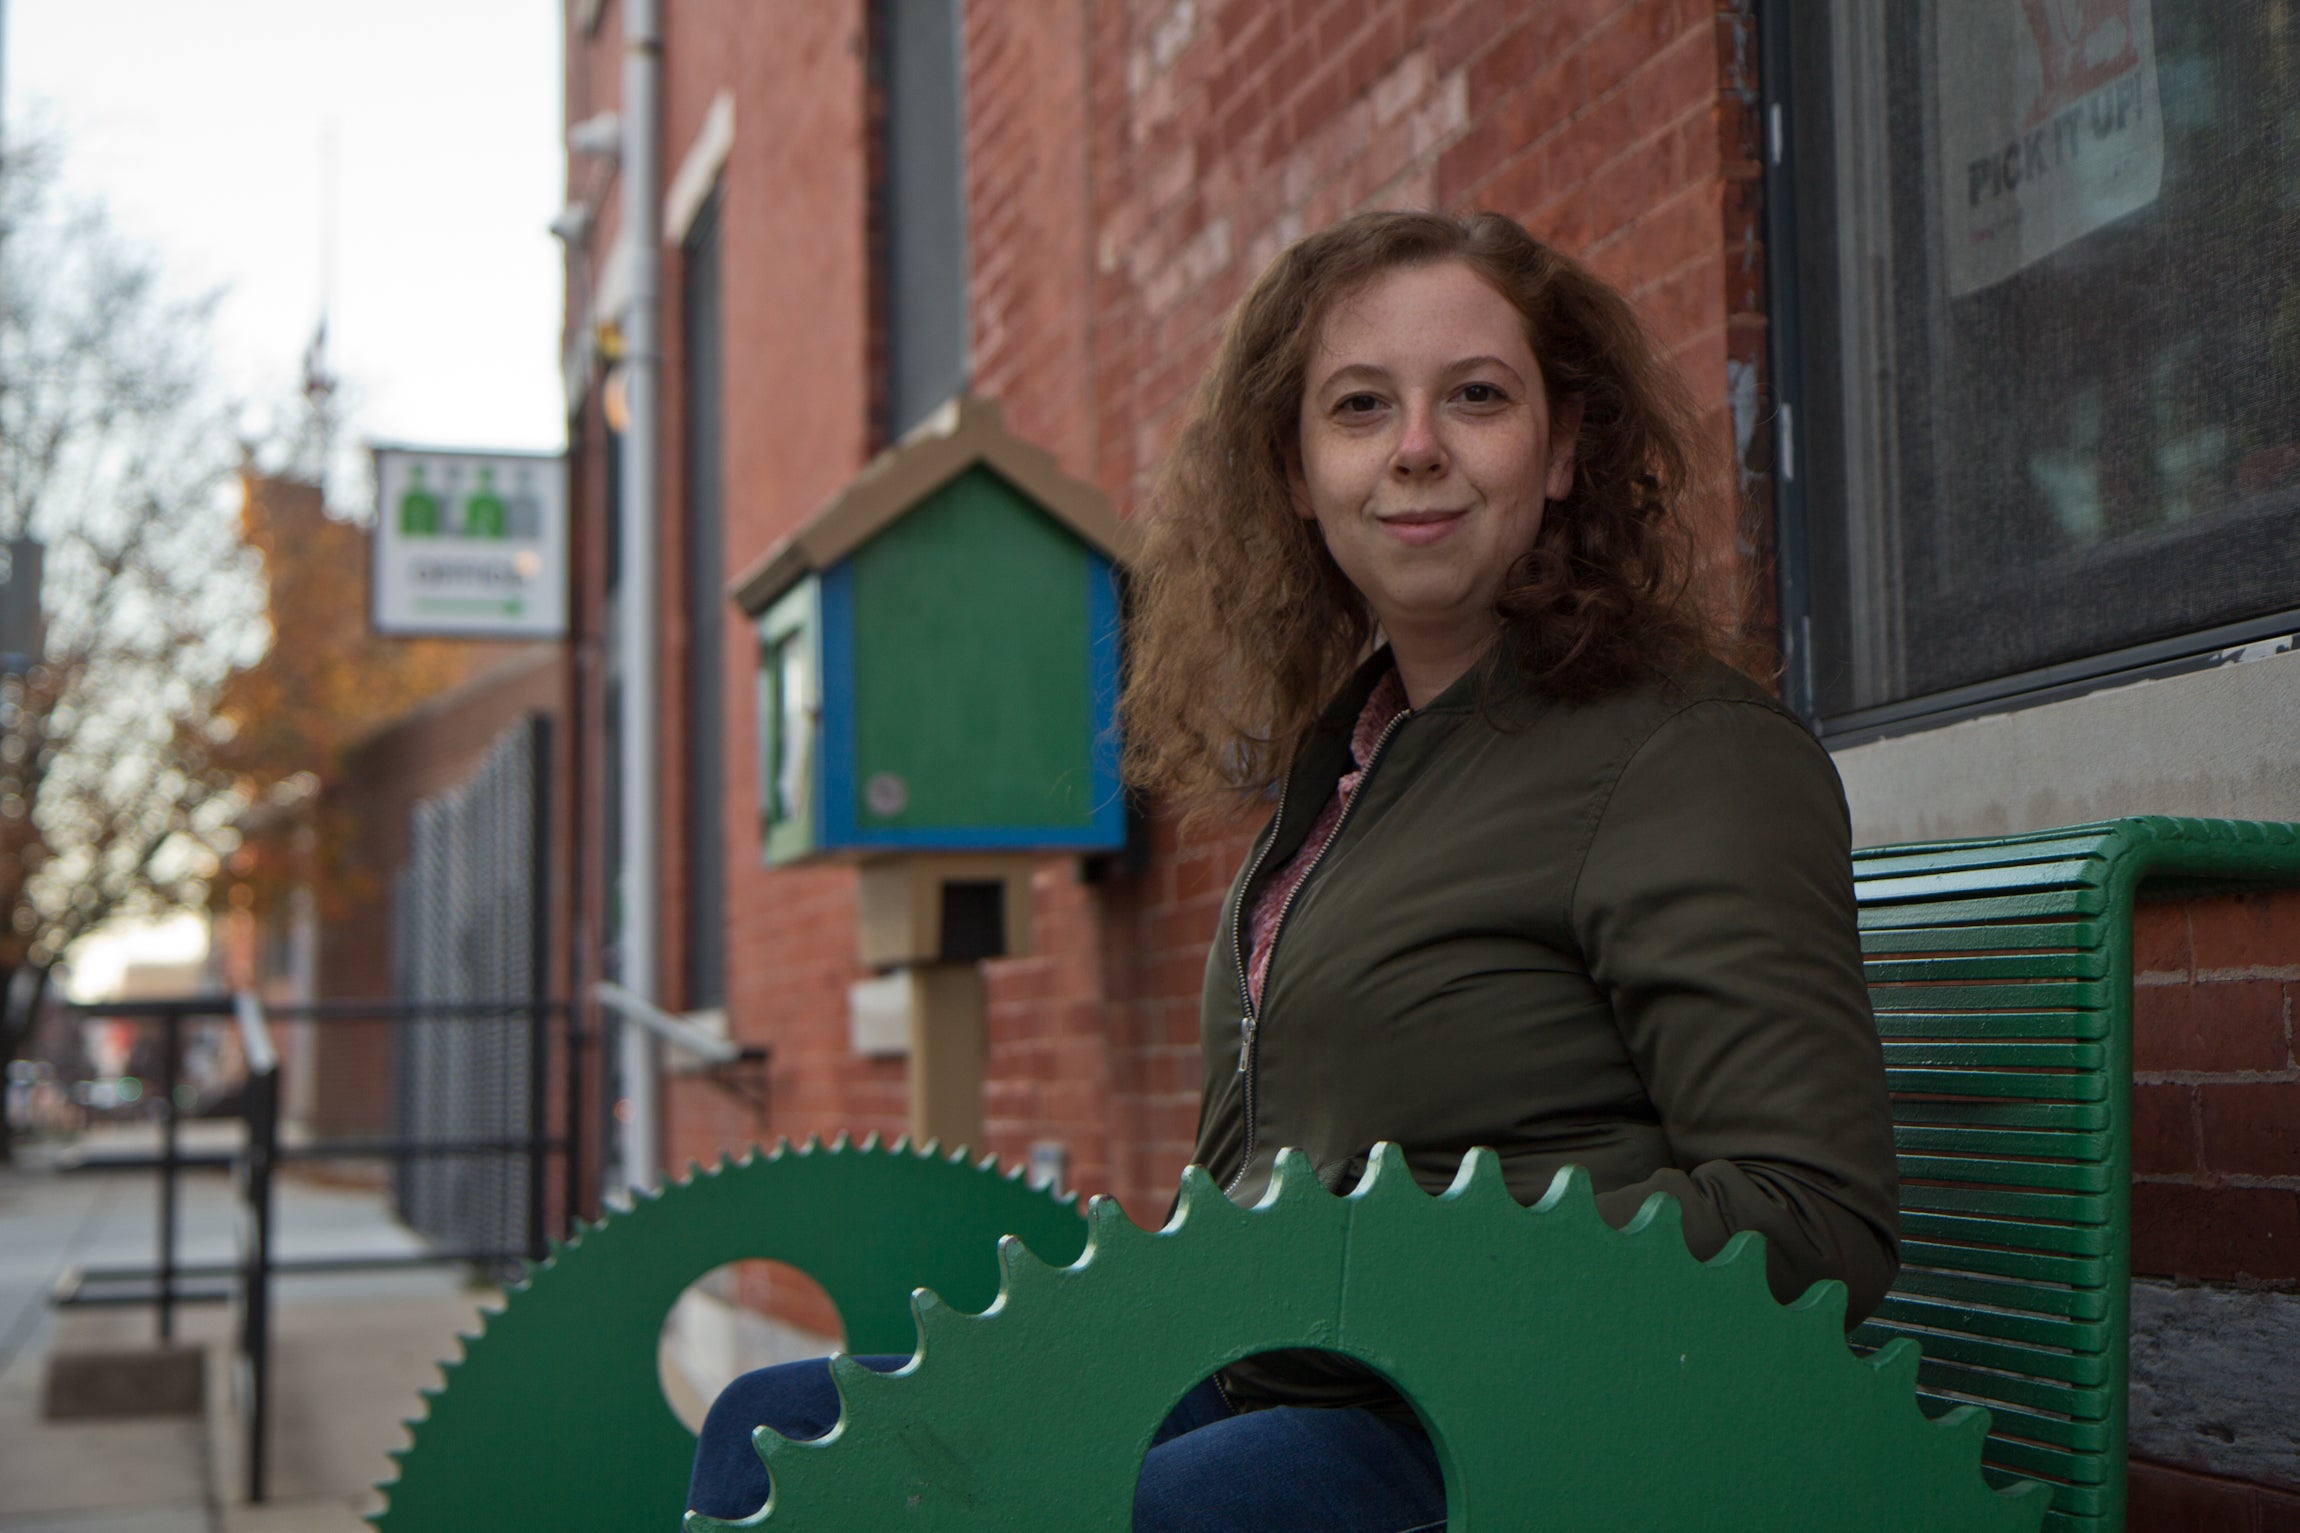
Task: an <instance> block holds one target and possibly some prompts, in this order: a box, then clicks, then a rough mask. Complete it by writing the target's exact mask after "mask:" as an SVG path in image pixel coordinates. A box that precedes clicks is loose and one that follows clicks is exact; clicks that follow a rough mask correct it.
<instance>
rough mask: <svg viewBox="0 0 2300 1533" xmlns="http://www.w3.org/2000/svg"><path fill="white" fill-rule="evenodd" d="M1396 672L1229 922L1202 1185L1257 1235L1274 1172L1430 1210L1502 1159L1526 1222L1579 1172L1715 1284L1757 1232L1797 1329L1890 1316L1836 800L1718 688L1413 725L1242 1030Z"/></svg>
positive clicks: (1467, 683) (1329, 748) (1439, 709)
mask: <svg viewBox="0 0 2300 1533" xmlns="http://www.w3.org/2000/svg"><path fill="white" fill-rule="evenodd" d="M1387 663H1388V661H1387V656H1386V655H1384V656H1378V657H1376V659H1375V660H1374V661H1373V662H1371V663H1369V664H1368V666H1367V667H1366V668H1365V669H1364V670H1363V671H1362V672H1361V673H1360V675H1359V676H1358V678H1357V680H1356V681H1355V683H1354V684H1353V685H1352V686H1350V687H1349V688H1347V689H1345V691H1344V693H1343V695H1342V696H1341V697H1340V698H1338V699H1337V700H1336V702H1335V704H1334V705H1333V707H1332V708H1331V709H1329V710H1328V712H1327V714H1326V716H1325V718H1324V719H1323V721H1322V722H1321V724H1320V726H1319V728H1318V730H1317V732H1316V734H1315V735H1314V736H1313V738H1312V740H1311V741H1310V742H1309V743H1308V745H1307V746H1306V747H1305V748H1304V750H1303V751H1302V752H1301V754H1300V758H1299V759H1298V761H1297V762H1296V764H1295V768H1294V770H1293V771H1292V773H1291V774H1290V775H1289V778H1288V781H1287V784H1286V790H1285V792H1284V794H1283V795H1282V796H1281V798H1280V801H1279V807H1278V812H1277V813H1276V814H1275V815H1274V816H1273V818H1272V821H1271V823H1270V825H1269V826H1267V827H1266V828H1265V829H1264V831H1263V833H1262V834H1261V836H1259V837H1258V838H1257V840H1256V842H1255V848H1254V851H1253V853H1252V854H1251V855H1249V857H1248V859H1247V862H1246V865H1245V867H1244V868H1243V869H1242V870H1241V872H1240V874H1239V876H1238V878H1237V880H1236V881H1235V882H1234V883H1233V884H1232V886H1231V889H1230V892H1229V896H1228V898H1227V900H1226V902H1225V904H1224V906H1223V912H1222V921H1221V926H1220V930H1219V934H1218V937H1217V939H1216V941H1215V942H1214V944H1213V948H1212V951H1211V952H1210V954H1209V956H1208V960H1207V965H1206V980H1205V989H1204V993H1203V999H1202V1004H1201V1034H1202V1036H1201V1047H1202V1050H1203V1055H1204V1071H1205V1076H1204V1089H1203V1095H1202V1098H1201V1113H1200V1122H1199V1131H1198V1142H1197V1146H1196V1149H1195V1151H1194V1153H1193V1156H1192V1158H1193V1159H1194V1160H1196V1161H1197V1162H1198V1163H1200V1164H1202V1165H1204V1166H1205V1167H1206V1168H1207V1169H1208V1171H1209V1172H1210V1173H1211V1174H1212V1175H1213V1177H1214V1178H1215V1180H1216V1181H1217V1182H1219V1183H1221V1184H1222V1185H1223V1186H1224V1187H1225V1188H1226V1189H1227V1190H1229V1192H1230V1194H1231V1196H1232V1197H1233V1198H1235V1199H1237V1200H1238V1201H1240V1202H1242V1203H1251V1202H1253V1201H1255V1200H1256V1199H1257V1198H1259V1197H1260V1195H1261V1193H1262V1192H1263V1190H1264V1188H1265V1187H1266V1185H1267V1183H1268V1179H1269V1176H1270V1170H1271V1166H1272V1163H1273V1160H1274V1158H1275V1156H1276V1154H1277V1151H1278V1150H1279V1148H1280V1147H1281V1146H1292V1147H1294V1148H1296V1149H1299V1150H1301V1151H1302V1152H1303V1153H1304V1154H1305V1155H1307V1156H1308V1157H1309V1159H1310V1161H1311V1163H1312V1164H1313V1165H1314V1166H1315V1167H1316V1169H1317V1172H1318V1175H1319V1177H1320V1179H1321V1180H1323V1181H1324V1182H1325V1183H1326V1185H1327V1186H1329V1187H1332V1188H1335V1189H1336V1190H1345V1189H1346V1188H1347V1187H1348V1186H1350V1185H1352V1184H1354V1183H1355V1181H1356V1179H1357V1177H1358V1175H1359V1173H1360V1172H1361V1171H1362V1170H1363V1168H1364V1166H1365V1164H1366V1158H1367V1152H1368V1151H1369V1149H1370V1147H1371V1146H1372V1145H1373V1144H1374V1143H1376V1142H1378V1141H1381V1140H1393V1141H1395V1142H1397V1143H1398V1144H1399V1145H1400V1146H1402V1147H1403V1149H1404V1150H1405V1153H1406V1159H1407V1162H1408V1164H1409V1165H1410V1166H1411V1167H1412V1168H1413V1170H1414V1173H1415V1176H1416V1178H1417V1179H1418V1180H1419V1181H1421V1183H1422V1184H1423V1185H1424V1186H1425V1187H1428V1188H1430V1189H1432V1190H1433V1191H1434V1190H1437V1189H1441V1188H1443V1187H1444V1186H1445V1185H1446V1184H1448V1183H1449V1182H1450V1181H1451V1180H1452V1178H1453V1176H1454V1173H1455V1171H1456V1169H1457V1168H1458V1165H1459V1163H1460V1160H1461V1157H1462V1155H1463V1153H1464V1152H1466V1151H1467V1150H1469V1149H1470V1148H1472V1147H1473V1146H1476V1145H1488V1146H1491V1147H1492V1148H1493V1149H1494V1150H1495V1151H1496V1153H1497V1154H1498V1155H1499V1156H1500V1159H1501V1163H1502V1166H1503V1169H1504V1171H1505V1173H1506V1175H1507V1178H1508V1181H1509V1185H1510V1188H1511V1191H1512V1192H1513V1193H1514V1194H1515V1195H1516V1196H1517V1198H1518V1199H1519V1201H1521V1202H1528V1203H1530V1202H1532V1201H1533V1200H1535V1199H1537V1198H1538V1197H1540V1196H1541V1194H1542V1193H1543V1192H1545V1191H1546V1190H1547V1188H1548V1186H1549V1182H1550V1179H1551V1177H1552V1175H1553V1174H1554V1173H1555V1172H1556V1171H1557V1169H1558V1168H1559V1167H1561V1166H1565V1165H1568V1164H1578V1165H1581V1166H1583V1167H1585V1168H1587V1170H1588V1171H1589V1174H1590V1177H1591V1179H1592V1181H1593V1183H1594V1184H1595V1187H1596V1189H1597V1192H1598V1206H1599V1208H1600V1210H1601V1212H1603V1213H1604V1215H1605V1216H1606V1217H1607V1218H1608V1219H1609V1220H1611V1221H1612V1222H1613V1223H1615V1224H1617V1225H1618V1224H1622V1223H1625V1222H1627V1220H1628V1219H1629V1218H1630V1216H1631V1215H1632V1214H1634V1213H1635V1212H1636V1210H1637V1208H1638V1207H1639V1206H1640V1205H1641V1204H1642V1203H1643V1202H1644V1200H1645V1199H1646V1197H1647V1196H1648V1195H1649V1194H1651V1193H1653V1192H1656V1191H1659V1192H1667V1193H1670V1194H1672V1195H1673V1196H1674V1197H1675V1198H1676V1199H1677V1200H1678V1202H1679V1204H1680V1205H1681V1207H1682V1211H1683V1221H1684V1230H1685V1239H1686V1244H1687V1245H1688V1246H1689V1247H1690V1248H1691V1250H1692V1252H1693V1254H1694V1255H1695V1256H1698V1257H1703V1258H1706V1257H1708V1256H1710V1255H1713V1254H1714V1253H1715V1252H1716V1251H1717V1250H1718V1249H1719V1248H1721V1247H1722V1246H1723V1245H1724V1243H1725V1241H1726V1240H1727V1238H1728V1237H1729V1236H1731V1235H1732V1234H1733V1233H1734V1232H1736V1231H1738V1230H1743V1229H1753V1230H1756V1231H1758V1232H1760V1233H1761V1234H1763V1235H1764V1237H1765V1239H1766V1243H1767V1256H1768V1271H1769V1275H1770V1277H1771V1281H1772V1286H1773V1289H1774V1292H1775V1294H1776V1295H1777V1296H1779V1297H1780V1298H1782V1299H1783V1300H1784V1301H1786V1300H1789V1299H1793V1298H1795V1297H1796V1296H1797V1295H1798V1294H1800V1293H1802V1292H1803V1291H1804V1289H1805V1288H1806V1287H1807V1286H1809V1285H1810V1284H1811V1283H1813V1282H1814V1281H1816V1280H1819V1279H1821V1278H1827V1277H1833V1278H1838V1279H1840V1280H1842V1281H1843V1282H1844V1283H1845V1285H1846V1287H1847V1288H1848V1290H1849V1291H1850V1300H1851V1303H1850V1311H1851V1314H1852V1316H1853V1317H1854V1318H1859V1317H1861V1316H1865V1315H1867V1314H1868V1313H1869V1312H1870V1311H1871V1310H1873V1309H1874V1308H1875V1307H1876V1305H1877V1302H1878V1301H1879V1300H1880V1299H1881V1298H1882V1297H1883V1294H1884V1292H1885V1290H1886V1288H1887V1287H1889V1286H1890V1284H1891V1282H1892V1278H1893V1274H1894V1272H1895V1270H1896V1266H1897V1261H1898V1255H1897V1251H1898V1218H1897V1187H1896V1179H1895V1172H1894V1162H1893V1144H1892V1126H1891V1116H1890V1108H1889V1105H1888V1103H1887V1100H1886V1095H1885V1081H1884V1066H1883V1059H1882V1051H1881V1050H1880V1048H1879V1045H1878V1041H1877V1035H1876V1031H1875V1025H1874V1021H1873V1018H1872V1016H1871V1013H1870V1009H1869V1001H1868V991H1867V988H1866V985H1865V984H1864V982H1863V978H1862V972H1861V956H1860V946H1859V938H1858V933H1857V930H1856V925H1855V907H1854V901H1853V887H1852V870H1851V861H1850V844H1849V843H1850V834H1849V829H1848V820H1847V814H1846V809H1845V802H1844V794H1843V790H1842V788H1841V787H1840V785H1839V783H1838V781H1837V776H1836V772H1835V769H1834V767H1833V766H1832V765H1831V763H1830V761H1829V758H1828V755H1827V753H1826V752H1824V751H1823V750H1822V749H1821V747H1820V745H1819V744H1818V743H1817V742H1816V741H1815V740H1814V739H1813V738H1812V736H1811V735H1810V734H1809V733H1808V732H1807V731H1806V730H1805V728H1804V726H1803V725H1802V724H1800V723H1799V722H1798V721H1797V720H1796V718H1795V717H1794V716H1793V715H1791V714H1789V713H1788V712H1786V711H1785V710H1784V709H1783V708H1782V707H1781V706H1780V705H1779V704H1778V703H1777V702H1775V701H1774V700H1773V699H1772V698H1771V697H1769V696H1768V695H1767V694H1766V693H1765V692H1763V691H1762V690H1761V689H1760V688H1758V687H1757V686H1756V685H1754V684H1753V683H1751V682H1749V681H1748V680H1747V679H1745V678H1743V677H1742V676H1740V675H1739V674H1738V673H1735V672H1733V671H1731V670H1729V669H1727V668H1726V667H1725V666H1723V665H1721V664H1717V663H1714V662H1703V663H1701V664H1700V665H1698V666H1696V667H1694V668H1692V669H1691V670H1690V671H1689V672H1688V673H1687V674H1685V675H1684V676H1682V677H1680V678H1678V679H1675V680H1666V681H1665V680H1662V679H1659V678H1656V679H1654V680H1652V681H1650V682H1647V683H1643V684H1639V685H1636V686H1632V687H1630V688H1628V689H1625V690H1623V691H1621V692H1617V693H1615V694H1612V695H1610V696H1608V697H1605V698H1602V699H1599V700H1597V701H1595V702H1590V703H1582V704H1567V703H1562V702H1556V701H1553V700H1550V699H1547V698H1545V697H1542V696H1539V695H1537V694H1535V693H1533V692H1532V691H1531V689H1529V688H1528V687H1526V686H1525V685H1524V684H1523V683H1521V682H1519V681H1517V680H1516V679H1515V673H1514V670H1512V669H1511V668H1508V667H1506V666H1503V665H1496V666H1492V667H1481V668H1479V669H1477V670H1473V671H1472V673H1471V674H1470V675H1469V676H1466V677H1464V678H1463V679H1462V680H1461V681H1460V682H1458V683H1456V684H1455V685H1454V686H1453V687H1452V688H1450V689H1448V690H1447V691H1446V692H1445V693H1444V694H1443V695H1441V696H1439V697H1438V698H1435V699H1433V700H1432V701H1431V702H1430V704H1429V705H1428V706H1426V707H1424V708H1422V709H1420V710H1418V711H1416V712H1414V713H1412V714H1410V715H1409V716H1407V717H1406V718H1405V719H1404V720H1403V722H1401V723H1399V724H1398V725H1397V726H1396V727H1395V728H1394V729H1392V730H1391V731H1390V733H1389V734H1388V735H1387V736H1386V737H1385V742H1384V744H1383V745H1382V747H1381V748H1380V749H1379V750H1378V752H1377V753H1376V755H1375V757H1374V760H1373V761H1372V763H1371V766H1370V769H1369V770H1368V771H1367V772H1366V774H1365V777H1364V779H1363V781H1362V783H1361V785H1360V787H1359V789H1358V794H1357V797H1356V799H1355V801H1354V802H1353V803H1352V805H1351V807H1350V810H1349V812H1348V814H1347V815H1346V816H1345V817H1344V819H1343V820H1342V822H1341V825H1340V827H1339V829H1338V830H1337V831H1336V833H1335V835H1334V837H1333V839H1332V842H1331V844H1330V845H1329V847H1328V848H1327V850H1326V852H1325V854H1324V855H1323V857H1321V858H1320V859H1319V861H1318V862H1317V864H1316V866H1315V867H1314V868H1313V869H1312V871H1311V873H1310V875H1309V877H1308V878H1307V879H1306V880H1305V881H1304V883H1303V884H1302V886H1301V888H1300V890H1299V891H1298V892H1297V894H1296V896H1295V898H1294V901H1293V903H1292V905H1291V906H1290V907H1289V908H1288V910H1287V912H1286V915H1285V919H1284V922H1283V924H1282V925H1281V927H1280V929H1279V932H1278V935H1277V937H1276V940H1275V947H1274V950H1273V955H1272V958H1271V963H1270V970H1269V974H1268V977H1267V979H1266V981H1265V984H1264V993H1263V998H1262V1005H1261V1008H1260V1010H1259V1012H1258V1013H1257V1014H1255V1015H1254V1017H1253V1022H1252V1026H1251V1027H1247V1026H1243V1025H1242V1019H1243V1018H1244V1017H1245V1016H1246V1015H1247V1008H1246V1006H1245V1003H1244V991H1243V987H1242V986H1241V984H1240V981H1239V965H1240V961H1241V958H1242V956H1243V955H1242V953H1241V945H1240V943H1239V940H1238V923H1239V919H1240V911H1241V909H1242V908H1250V906H1248V905H1247V904H1246V902H1247V901H1249V900H1250V899H1251V898H1253V897H1254V896H1256V895H1258V893H1259V892H1260V886H1261V884H1262V882H1263V881H1264V880H1265V879H1266V878H1267V877H1268V876H1269V875H1270V874H1271V873H1273V872H1275V871H1276V870H1277V869H1278V868H1280V867H1282V866H1283V865H1284V864H1285V863H1286V861H1287V859H1288V858H1290V857H1291V856H1292V855H1293V854H1294V852H1295V851H1296V849H1298V847H1299V846H1300V845H1301V843H1302V841H1303V840H1304V839H1305V837H1306V835H1307V833H1308V831H1309V828H1310V825H1311V823H1312V821H1314V820H1315V819H1316V818H1317V816H1318V812H1319V810H1320V808H1321V807H1322V806H1323V804H1324V803H1325V801H1326V800H1327V799H1328V798H1330V797H1331V795H1332V793H1333V790H1334V784H1335V782H1336V780H1337V779H1338V778H1339V776H1340V774H1341V773H1342V772H1343V771H1345V770H1347V768H1348V765H1349V756H1348V742H1349V737H1350V733H1351V729H1352V726H1353V724H1354V722H1355V720H1356V718H1357V715H1358V711H1359V709H1360V708H1361V707H1362V706H1363V703H1364V699H1365V697H1366V694H1367V693H1368V691H1370V690H1371V688H1372V686H1373V684H1374V682H1375V681H1376V680H1377V679H1378V678H1379V676H1380V674H1381V671H1382V669H1383V668H1385V667H1386V665H1387ZM1225 1380H1226V1382H1227V1383H1228V1384H1229V1385H1230V1386H1231V1387H1232V1389H1233V1392H1234V1393H1236V1394H1238V1395H1240V1396H1241V1397H1242V1398H1244V1399H1245V1400H1247V1401H1248V1403H1255V1404H1275V1403H1325V1404H1346V1403H1369V1404H1379V1403H1382V1402H1383V1400H1384V1399H1385V1398H1386V1399H1388V1400H1391V1401H1394V1396H1390V1395H1389V1394H1388V1392H1387V1390H1386V1389H1383V1388H1382V1387H1381V1386H1379V1385H1378V1384H1376V1383H1374V1382H1373V1381H1371V1380H1369V1379H1368V1378H1367V1377H1366V1376H1365V1374H1364V1373H1363V1371H1362V1370H1360V1369H1358V1368H1356V1367H1355V1366H1354V1365H1347V1364H1344V1363H1342V1362H1341V1360H1339V1359H1333V1358H1318V1357H1315V1356H1305V1355H1302V1354H1285V1355H1284V1356H1282V1357H1281V1356H1273V1357H1270V1358H1266V1359H1257V1360H1250V1361H1248V1362H1246V1363H1243V1364H1239V1365H1236V1366H1234V1367H1232V1368H1231V1369H1229V1370H1227V1371H1226V1373H1225Z"/></svg>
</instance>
